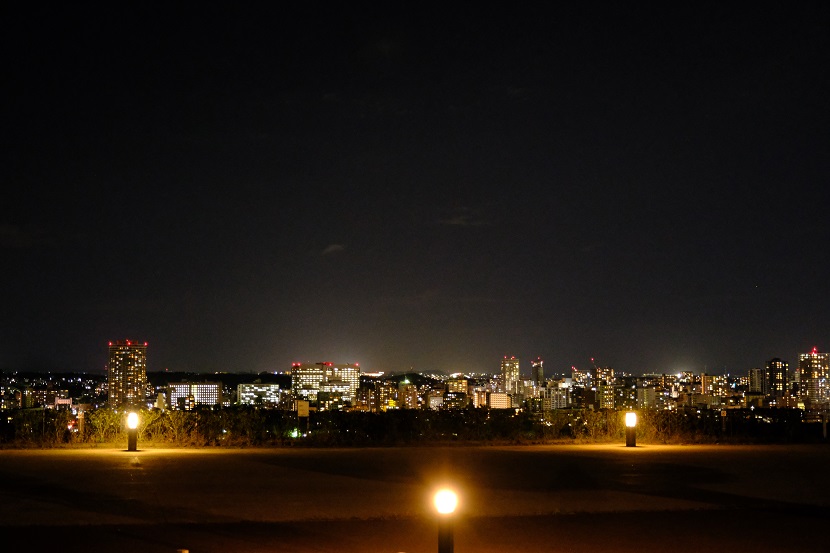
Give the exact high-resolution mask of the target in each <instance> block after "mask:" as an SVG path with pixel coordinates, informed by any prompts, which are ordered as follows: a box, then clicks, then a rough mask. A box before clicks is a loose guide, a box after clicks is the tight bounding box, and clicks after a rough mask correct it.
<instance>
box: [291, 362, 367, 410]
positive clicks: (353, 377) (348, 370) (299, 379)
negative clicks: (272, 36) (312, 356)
mask: <svg viewBox="0 0 830 553" xmlns="http://www.w3.org/2000/svg"><path fill="white" fill-rule="evenodd" d="M324 387H325V390H323V388H324ZM358 388H360V365H358V364H357V363H341V364H334V363H328V362H326V363H294V364H293V365H291V392H292V393H293V394H294V398H295V399H305V400H310V401H317V394H318V393H319V392H320V391H325V392H326V393H328V394H332V393H333V394H335V396H336V399H338V400H342V401H347V402H350V403H352V402H355V401H356V398H357V390H358ZM328 397H329V399H331V395H329V396H328Z"/></svg>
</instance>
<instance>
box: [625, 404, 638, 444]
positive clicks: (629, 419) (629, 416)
mask: <svg viewBox="0 0 830 553" xmlns="http://www.w3.org/2000/svg"><path fill="white" fill-rule="evenodd" d="M636 445H637V413H634V412H628V413H626V414H625V447H635V446H636Z"/></svg>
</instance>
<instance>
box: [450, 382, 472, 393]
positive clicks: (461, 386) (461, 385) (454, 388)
mask: <svg viewBox="0 0 830 553" xmlns="http://www.w3.org/2000/svg"><path fill="white" fill-rule="evenodd" d="M469 387H470V382H469V380H467V379H466V378H452V379H450V380H447V391H448V392H459V393H462V394H466V393H467V392H469Z"/></svg>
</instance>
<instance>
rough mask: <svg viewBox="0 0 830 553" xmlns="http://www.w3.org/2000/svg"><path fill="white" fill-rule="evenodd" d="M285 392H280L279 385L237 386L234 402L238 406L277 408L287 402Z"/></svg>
mask: <svg viewBox="0 0 830 553" xmlns="http://www.w3.org/2000/svg"><path fill="white" fill-rule="evenodd" d="M286 395H288V393H287V390H282V389H281V388H280V386H279V384H263V383H261V382H256V383H253V384H238V385H237V386H236V402H237V403H238V404H239V405H256V406H261V407H279V406H281V405H284V402H285V401H286V400H287V398H286V397H285V396H286Z"/></svg>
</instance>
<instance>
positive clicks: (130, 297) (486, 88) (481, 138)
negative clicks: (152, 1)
mask: <svg viewBox="0 0 830 553" xmlns="http://www.w3.org/2000/svg"><path fill="white" fill-rule="evenodd" d="M829 10H830V9H829V8H828V7H826V6H824V5H822V4H820V3H810V2H805V3H798V4H797V5H792V6H789V5H771V6H758V7H756V8H755V9H753V10H751V11H749V10H745V9H742V8H741V7H737V6H724V5H721V4H718V3H702V4H701V3H698V4H695V5H693V6H663V7H661V8H659V9H651V8H646V7H641V6H622V5H617V4H607V5H605V4H594V5H590V6H580V7H578V8H574V9H573V10H571V9H566V8H556V9H554V10H549V9H542V8H539V9H538V11H537V10H535V9H532V8H528V7H517V6H512V7H509V8H508V7H499V8H495V7H479V8H477V9H472V8H465V7H461V6H450V7H444V8H442V9H441V10H431V9H430V8H428V7H423V6H417V7H414V6H413V7H410V8H406V7H404V6H384V7H382V8H381V7H377V8H375V9H371V10H370V9H368V8H366V9H362V8H359V7H355V6H337V7H333V8H331V9H328V10H317V9H315V8H314V7H312V6H305V7H304V6H292V7H291V8H290V9H288V8H280V9H279V10H276V9H273V8H265V7H263V8H257V9H254V8H247V7H240V6H224V7H221V8H211V7H203V8H200V10H189V9H183V8H175V7H170V8H168V9H165V10H164V11H158V10H155V9H153V8H152V7H146V8H139V7H123V6H112V7H107V8H102V9H99V8H97V7H93V6H82V7H74V6H73V7H67V6H58V7H36V6H25V5H19V6H14V7H12V8H10V9H9V13H8V15H7V18H6V21H7V32H6V33H4V36H3V38H2V40H3V44H4V46H5V48H4V52H5V61H6V62H7V63H6V67H7V74H8V81H9V82H10V83H12V86H11V87H10V91H9V92H10V100H9V101H8V102H7V103H6V104H4V106H3V108H2V109H3V116H4V123H5V124H4V128H5V130H6V132H5V133H4V136H5V140H4V148H3V160H4V163H3V164H2V165H0V167H2V171H3V173H2V177H3V181H4V182H5V183H8V186H7V187H6V191H5V192H4V199H5V200H6V201H4V202H3V208H2V209H0V252H2V256H3V259H4V270H3V271H2V272H0V290H2V296H0V320H2V322H3V324H2V328H0V370H34V371H50V370H51V371H103V370H104V366H105V365H106V362H107V357H106V352H105V350H104V349H102V348H98V347H97V344H105V343H106V342H107V341H108V340H111V339H114V338H119V339H121V338H123V337H130V336H131V337H135V338H137V339H141V340H146V341H147V342H148V343H149V344H150V348H151V351H152V353H151V354H150V355H149V357H148V367H147V369H148V370H150V371H159V370H164V369H169V370H174V371H199V372H216V371H230V372H234V371H273V370H286V369H287V368H290V366H291V363H293V362H307V361H308V362H312V363H313V362H318V361H321V360H340V361H345V362H359V363H360V364H361V365H362V366H365V367H367V368H370V369H371V370H384V371H388V372H393V371H394V372H401V371H406V370H408V369H409V368H414V369H415V370H438V371H447V372H454V371H456V370H458V369H468V370H476V371H478V370H487V371H498V370H499V367H498V364H497V363H498V361H497V360H498V359H501V358H502V357H503V356H505V355H508V356H513V355H515V356H516V357H519V358H521V359H526V360H531V359H535V358H537V357H541V358H542V359H544V360H545V369H546V370H547V371H551V372H561V371H563V370H567V369H568V368H569V367H571V366H577V367H579V368H582V369H585V368H589V367H590V365H591V364H590V361H589V360H590V359H592V358H593V359H596V360H597V364H600V365H603V366H611V367H613V368H614V369H615V370H616V371H622V372H631V373H641V372H667V373H668V372H672V373H673V372H678V371H684V370H689V371H696V372H702V371H708V372H711V373H716V372H723V371H729V372H740V371H745V370H747V369H749V368H752V367H763V366H764V364H765V363H766V362H767V361H769V360H770V359H772V358H776V357H779V358H782V359H784V360H786V361H788V362H789V363H790V365H791V366H795V365H796V364H797V362H798V360H797V356H798V355H799V354H800V353H802V352H808V351H810V350H811V349H812V348H813V347H818V348H819V349H820V350H826V349H828V348H829V347H830V346H828V341H827V338H828V337H830V324H829V323H828V319H827V316H826V314H827V313H828V312H830V294H828V288H827V285H826V280H827V279H826V275H827V274H828V272H830V259H828V258H827V256H826V255H823V252H824V250H825V246H826V244H827V243H828V239H830V232H828V231H829V230H830V229H829V228H828V225H827V224H826V222H825V220H824V218H825V215H824V209H823V206H824V203H825V197H826V195H827V194H826V192H825V189H826V188H827V187H826V184H827V182H828V178H830V168H829V167H828V164H827V161H826V152H827V151H828V149H830V140H828V134H827V132H826V129H827V128H828V126H829V125H830V110H828V107H827V101H826V90H827V89H828V85H830V69H828V68H829V67H830V44H828V40H829V39H828V37H827V33H826V28H827V26H828V24H829V23H830V16H828V11H829ZM321 12H322V13H321ZM528 369H529V365H528V364H526V365H525V366H524V367H522V370H523V371H524V373H523V374H526V373H527V371H528Z"/></svg>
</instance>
